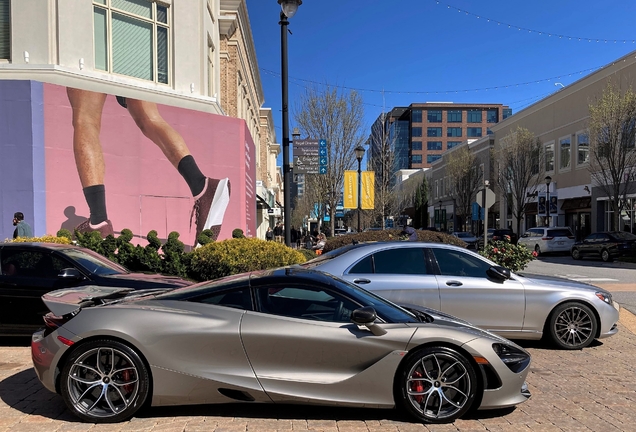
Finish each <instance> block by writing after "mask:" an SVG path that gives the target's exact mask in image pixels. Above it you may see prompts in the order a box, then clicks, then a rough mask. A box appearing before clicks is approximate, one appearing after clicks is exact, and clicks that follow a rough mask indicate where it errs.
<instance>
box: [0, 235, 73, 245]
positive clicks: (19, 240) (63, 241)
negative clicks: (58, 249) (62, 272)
mask: <svg viewBox="0 0 636 432" xmlns="http://www.w3.org/2000/svg"><path fill="white" fill-rule="evenodd" d="M5 241H6V242H8V243H39V242H41V243H58V244H71V243H72V241H71V239H69V238H68V237H55V236H52V235H50V234H47V235H44V236H42V237H18V238H16V239H7V240H5Z"/></svg>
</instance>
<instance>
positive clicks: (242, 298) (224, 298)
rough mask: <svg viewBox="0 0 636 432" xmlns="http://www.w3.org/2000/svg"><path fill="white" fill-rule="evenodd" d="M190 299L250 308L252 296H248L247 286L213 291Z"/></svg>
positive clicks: (238, 307) (218, 304)
mask: <svg viewBox="0 0 636 432" xmlns="http://www.w3.org/2000/svg"><path fill="white" fill-rule="evenodd" d="M191 301H193V302H196V303H205V304H211V305H217V306H226V307H231V308H236V309H244V310H252V298H251V297H250V289H249V288H247V287H246V288H243V289H235V290H231V291H225V292H221V293H214V294H212V295H209V296H205V297H198V298H195V299H192V300H191Z"/></svg>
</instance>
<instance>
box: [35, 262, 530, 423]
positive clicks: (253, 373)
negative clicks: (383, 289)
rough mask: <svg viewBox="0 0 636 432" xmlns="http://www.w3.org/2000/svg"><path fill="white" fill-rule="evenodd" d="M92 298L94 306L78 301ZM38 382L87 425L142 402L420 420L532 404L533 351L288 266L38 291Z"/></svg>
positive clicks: (125, 414) (119, 416) (117, 417)
mask: <svg viewBox="0 0 636 432" xmlns="http://www.w3.org/2000/svg"><path fill="white" fill-rule="evenodd" d="M85 298H90V299H91V301H90V302H88V301H83V299H85ZM43 300H44V302H45V303H46V305H47V306H48V307H49V308H50V310H51V315H47V324H48V327H47V328H46V329H45V330H41V331H38V332H37V333H35V334H34V335H33V338H32V349H31V351H32V353H33V365H34V368H35V371H36V374H37V376H38V378H39V379H40V380H41V381H42V383H43V384H44V386H45V387H46V388H47V389H49V390H50V391H53V392H59V393H60V394H61V395H62V397H63V399H64V402H65V403H66V406H67V407H68V409H69V411H70V412H71V413H73V414H74V415H76V416H77V417H79V418H80V419H82V420H83V421H87V422H91V423H112V422H117V421H124V420H126V419H128V418H130V417H131V416H133V415H134V414H135V412H136V411H137V410H138V409H139V408H140V407H142V406H144V404H145V402H147V403H148V404H149V405H150V404H152V405H154V406H165V405H177V404H183V405H192V404H210V403H226V404H227V403H232V402H237V401H241V402H242V403H250V402H252V403H268V402H269V403H272V402H273V403H294V402H295V403H307V404H313V405H332V406H342V404H343V401H346V404H347V406H352V407H355V406H361V407H376V408H387V409H391V408H393V407H395V406H396V405H397V406H398V407H400V408H401V409H403V410H404V411H405V412H407V413H408V414H410V415H411V416H412V417H413V418H414V419H417V420H418V421H420V422H426V423H450V422H452V421H454V420H456V419H457V418H459V417H461V416H463V415H464V414H465V413H467V412H468V411H469V410H471V409H493V408H503V407H510V406H514V405H517V404H519V403H522V402H524V401H526V400H527V399H528V398H529V397H530V393H529V391H528V388H527V385H526V384H525V382H524V381H525V378H526V376H527V374H528V371H529V366H530V361H531V359H530V354H528V352H527V351H526V350H524V349H523V348H521V347H519V346H518V345H516V344H514V343H512V342H510V341H508V340H505V339H503V338H501V337H499V336H496V335H494V334H492V333H488V332H486V331H484V330H481V329H478V328H477V327H475V326H473V325H471V324H469V323H467V322H463V321H458V320H457V319H456V318H454V317H448V316H445V315H443V314H440V313H439V312H437V311H429V310H427V309H413V310H411V311H408V310H406V309H403V308H400V307H398V306H396V305H394V304H393V303H390V302H388V301H386V300H384V299H382V298H380V297H378V296H376V295H374V294H372V293H370V292H368V291H366V290H364V289H362V288H359V287H357V286H356V285H354V284H351V283H349V282H345V281H343V280H341V279H338V278H336V277H334V276H332V275H329V274H326V273H323V272H320V271H313V270H304V269H302V268H299V267H285V268H280V269H274V270H265V271H260V272H253V273H245V274H239V275H234V276H229V277H227V278H223V279H217V280H214V281H209V282H203V283H201V284H197V285H192V286H190V287H186V288H182V289H176V290H172V291H170V292H168V293H165V294H161V293H160V292H157V291H156V290H153V291H151V292H149V293H144V292H139V291H138V292H130V290H127V289H123V288H119V289H113V288H107V287H80V288H77V289H69V290H62V291H54V292H51V293H49V294H47V295H45V296H44V299H43Z"/></svg>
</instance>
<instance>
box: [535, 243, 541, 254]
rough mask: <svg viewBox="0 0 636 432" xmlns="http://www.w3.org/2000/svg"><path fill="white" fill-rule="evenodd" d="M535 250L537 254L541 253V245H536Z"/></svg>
mask: <svg viewBox="0 0 636 432" xmlns="http://www.w3.org/2000/svg"><path fill="white" fill-rule="evenodd" d="M534 251H535V252H536V253H537V256H539V255H541V247H539V245H534Z"/></svg>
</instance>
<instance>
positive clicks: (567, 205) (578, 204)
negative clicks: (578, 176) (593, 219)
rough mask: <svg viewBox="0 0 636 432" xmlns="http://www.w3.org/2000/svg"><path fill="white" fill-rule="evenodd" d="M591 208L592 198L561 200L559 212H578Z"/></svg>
mask: <svg viewBox="0 0 636 432" xmlns="http://www.w3.org/2000/svg"><path fill="white" fill-rule="evenodd" d="M591 207H592V198H591V197H587V198H570V199H566V200H563V204H561V210H579V209H589V208H591Z"/></svg>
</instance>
